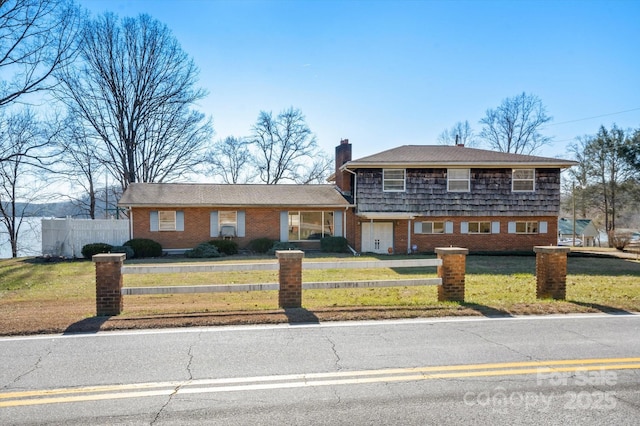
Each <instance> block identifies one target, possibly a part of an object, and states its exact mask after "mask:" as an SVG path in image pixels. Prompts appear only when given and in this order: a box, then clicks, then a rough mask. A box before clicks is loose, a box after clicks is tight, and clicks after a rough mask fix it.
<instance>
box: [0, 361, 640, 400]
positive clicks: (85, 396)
mask: <svg viewBox="0 0 640 426" xmlns="http://www.w3.org/2000/svg"><path fill="white" fill-rule="evenodd" d="M629 369H640V358H599V359H570V360H555V361H525V362H507V363H490V364H468V365H445V366H430V367H414V368H390V369H380V370H361V371H337V372H330V373H308V374H289V375H274V376H257V377H236V378H223V379H200V380H185V381H169V382H151V383H132V384H122V385H106V386H85V387H69V388H58V389H42V390H31V391H21V392H5V393H0V408H3V407H19V406H27V405H41V404H59V403H69V402H87V401H101V400H114V399H125V398H142V397H153V396H169V395H180V394H197V393H216V392H239V391H256V390H268V389H287V388H305V387H317V386H339V385H354V384H366V383H389V382H408V381H420V380H434V379H449V378H470V377H492V376H514V375H531V374H549V373H571V372H586V371H604V370H629Z"/></svg>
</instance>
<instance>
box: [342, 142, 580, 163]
mask: <svg viewBox="0 0 640 426" xmlns="http://www.w3.org/2000/svg"><path fill="white" fill-rule="evenodd" d="M574 164H577V163H576V162H574V161H569V160H562V159H558V158H549V157H538V156H534V155H521V154H511V153H506V152H497V151H489V150H485V149H476V148H467V147H463V146H451V145H449V146H445V145H403V146H400V147H397V148H393V149H389V150H387V151H382V152H379V153H377V154H373V155H370V156H368V157H363V158H359V159H357V160H353V161H349V162H347V163H346V164H345V165H344V166H343V168H347V169H355V168H368V167H388V166H397V167H448V166H470V167H512V166H530V167H554V168H556V167H560V168H564V167H571V166H572V165H574Z"/></svg>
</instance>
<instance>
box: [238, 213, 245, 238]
mask: <svg viewBox="0 0 640 426" xmlns="http://www.w3.org/2000/svg"><path fill="white" fill-rule="evenodd" d="M236 218H237V220H238V229H237V231H236V234H237V235H238V237H244V236H245V212H244V210H240V211H238V212H237V213H236Z"/></svg>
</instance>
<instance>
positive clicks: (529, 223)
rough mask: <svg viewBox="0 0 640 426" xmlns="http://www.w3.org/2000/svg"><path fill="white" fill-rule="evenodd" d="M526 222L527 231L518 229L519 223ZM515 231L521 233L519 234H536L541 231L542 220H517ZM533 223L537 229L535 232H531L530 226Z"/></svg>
mask: <svg viewBox="0 0 640 426" xmlns="http://www.w3.org/2000/svg"><path fill="white" fill-rule="evenodd" d="M523 223H524V227H525V232H522V231H518V224H523ZM515 224H516V225H515V231H516V232H515V233H516V234H519V235H536V234H539V233H540V222H537V221H534V220H526V221H525V220H520V221H516V222H515ZM530 225H533V226H535V229H536V231H535V232H529V226H530Z"/></svg>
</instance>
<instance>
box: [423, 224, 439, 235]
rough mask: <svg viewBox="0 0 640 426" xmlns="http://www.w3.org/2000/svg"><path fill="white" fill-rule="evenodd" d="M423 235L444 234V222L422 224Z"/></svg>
mask: <svg viewBox="0 0 640 426" xmlns="http://www.w3.org/2000/svg"><path fill="white" fill-rule="evenodd" d="M422 233H423V234H444V222H422Z"/></svg>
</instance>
